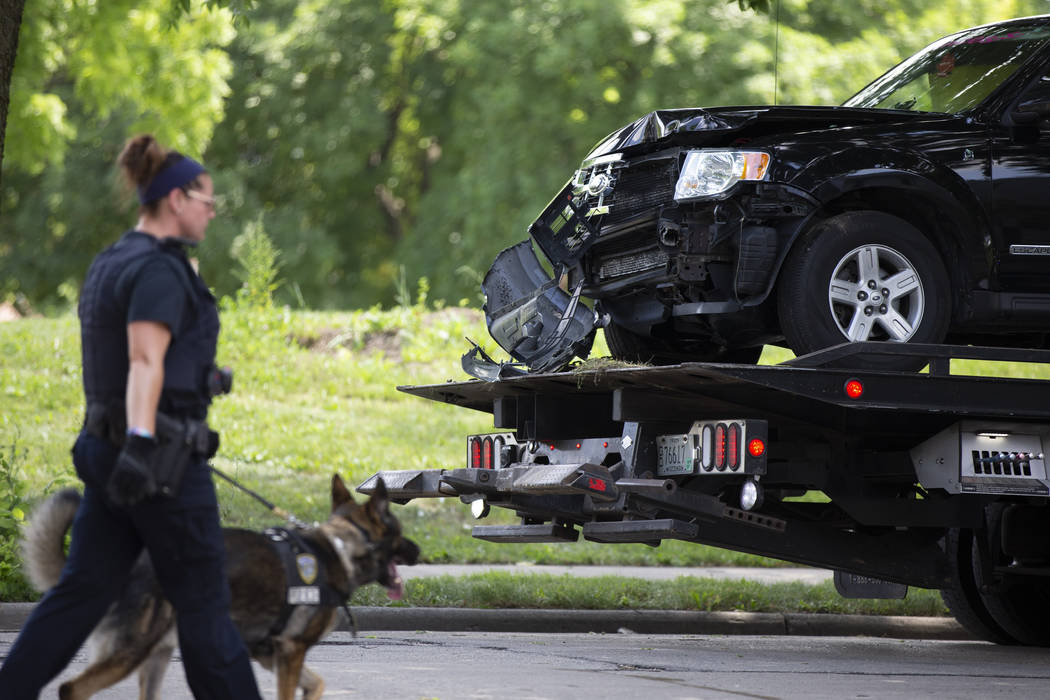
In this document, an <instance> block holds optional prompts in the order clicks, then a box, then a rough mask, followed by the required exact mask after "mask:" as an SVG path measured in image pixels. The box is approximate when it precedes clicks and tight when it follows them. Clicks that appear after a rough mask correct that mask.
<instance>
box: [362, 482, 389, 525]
mask: <svg viewBox="0 0 1050 700" xmlns="http://www.w3.org/2000/svg"><path fill="white" fill-rule="evenodd" d="M366 507H367V508H368V510H369V512H370V513H371V514H372V515H373V516H375V517H376V518H379V517H380V516H382V515H383V513H385V512H386V511H387V510H388V509H389V508H390V497H389V496H387V492H386V483H385V482H384V481H383V477H379V478H378V479H376V489H375V491H373V492H372V497H371V498H369V499H368V503H367V504H366Z"/></svg>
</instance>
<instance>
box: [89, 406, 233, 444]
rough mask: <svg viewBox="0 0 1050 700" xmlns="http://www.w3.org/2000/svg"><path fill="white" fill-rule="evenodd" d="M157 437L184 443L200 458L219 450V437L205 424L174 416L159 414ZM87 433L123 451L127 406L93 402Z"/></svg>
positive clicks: (90, 408) (90, 407)
mask: <svg viewBox="0 0 1050 700" xmlns="http://www.w3.org/2000/svg"><path fill="white" fill-rule="evenodd" d="M156 426H157V427H156V430H157V437H158V438H161V439H163V440H165V441H173V442H180V443H182V444H184V445H186V446H187V447H189V448H190V450H191V451H192V452H193V453H194V454H196V455H200V456H205V457H211V456H213V455H214V454H215V452H216V451H217V450H218V448H219V434H218V433H216V432H215V431H213V430H210V429H209V428H208V424H207V423H206V422H205V421H198V420H194V419H192V418H180V417H178V416H170V415H168V414H166V413H161V412H160V411H157V420H156ZM84 432H86V433H88V434H90V435H94V436H95V437H100V438H102V439H104V440H109V441H110V442H111V443H113V444H114V445H116V446H117V447H123V445H124V438H125V435H126V433H127V417H126V414H125V412H124V402H123V401H114V402H112V403H109V404H106V403H102V402H100V401H89V402H88V405H87V412H86V413H85V416H84Z"/></svg>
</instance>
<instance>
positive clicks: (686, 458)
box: [655, 418, 769, 476]
mask: <svg viewBox="0 0 1050 700" xmlns="http://www.w3.org/2000/svg"><path fill="white" fill-rule="evenodd" d="M768 436H769V425H768V423H767V422H766V421H764V420H758V419H751V418H747V419H722V420H703V421H695V422H694V423H693V425H692V427H691V428H690V429H689V432H688V433H683V434H674V435H657V436H656V441H655V442H656V452H657V458H656V473H657V475H658V476H680V475H686V474H719V473H721V474H727V475H728V474H765V473H766V463H767V460H768V455H767V452H768V445H767V440H768Z"/></svg>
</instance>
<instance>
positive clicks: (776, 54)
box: [773, 0, 780, 107]
mask: <svg viewBox="0 0 1050 700" xmlns="http://www.w3.org/2000/svg"><path fill="white" fill-rule="evenodd" d="M775 2H776V3H777V14H776V20H775V21H776V30H775V32H774V37H775V38H774V39H773V106H774V107H776V106H777V93H778V82H779V80H778V79H779V77H780V76H779V68H780V0H775Z"/></svg>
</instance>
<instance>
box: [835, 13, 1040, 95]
mask: <svg viewBox="0 0 1050 700" xmlns="http://www.w3.org/2000/svg"><path fill="white" fill-rule="evenodd" d="M1048 38H1050V24H1048V23H1047V22H1040V23H1039V24H1016V23H1012V24H1009V25H1006V26H996V27H977V28H975V29H969V30H967V31H965V32H959V33H958V34H952V35H951V36H948V37H945V38H944V39H940V40H938V41H936V42H934V43H932V44H930V45H929V46H927V47H926V48H925V49H923V50H922V51H920V52H918V53H917V54H915V55H914V56H912V57H911V58H909V59H907V60H906V61H903V62H902V63H900V64H898V65H897V66H896V67H895V68H893V69H892V70H890V71H889V72H887V73H885V74H884V75H883V76H882V77H880V78H878V79H877V80H875V81H874V82H873V83H871V84H870V85H868V86H867V87H866V88H864V89H863V90H861V91H860V92H858V93H857V94H856V95H854V96H853V97H851V98H849V99H848V100H846V101H845V102H844V103H843V104H844V106H846V107H868V108H873V109H906V110H912V111H917V112H946V113H952V114H957V113H959V112H965V111H966V110H969V109H971V108H973V107H975V106H976V105H977V104H978V103H980V102H981V101H983V100H984V98H986V97H988V95H990V94H991V93H992V91H993V90H995V88H997V87H999V85H1001V84H1002V83H1003V82H1004V81H1005V80H1006V79H1007V78H1009V77H1010V76H1011V75H1013V74H1014V72H1015V71H1016V70H1017V69H1018V68H1019V67H1020V66H1021V65H1022V64H1023V63H1024V62H1025V61H1026V60H1028V59H1029V58H1030V57H1031V56H1032V55H1033V54H1034V53H1035V52H1036V51H1038V50H1039V48H1040V47H1042V46H1043V44H1044V43H1045V42H1046V40H1047V39H1048Z"/></svg>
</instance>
